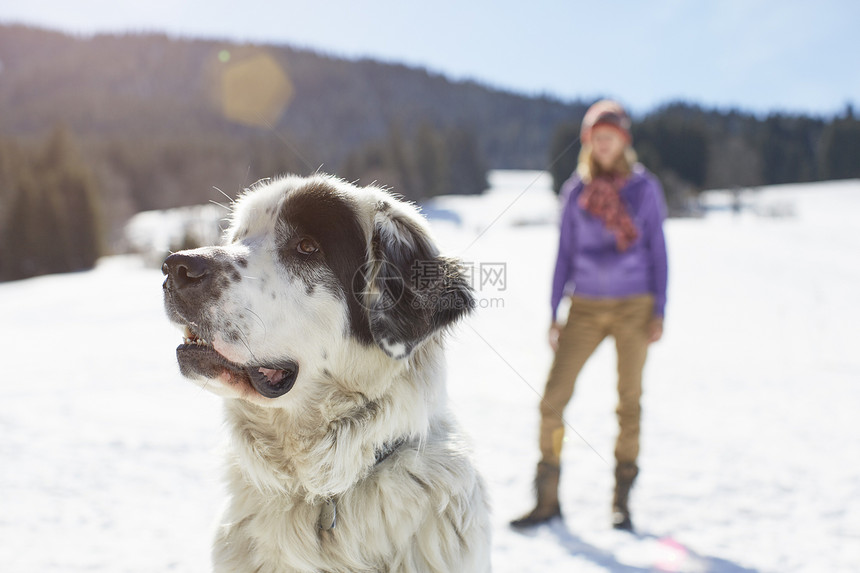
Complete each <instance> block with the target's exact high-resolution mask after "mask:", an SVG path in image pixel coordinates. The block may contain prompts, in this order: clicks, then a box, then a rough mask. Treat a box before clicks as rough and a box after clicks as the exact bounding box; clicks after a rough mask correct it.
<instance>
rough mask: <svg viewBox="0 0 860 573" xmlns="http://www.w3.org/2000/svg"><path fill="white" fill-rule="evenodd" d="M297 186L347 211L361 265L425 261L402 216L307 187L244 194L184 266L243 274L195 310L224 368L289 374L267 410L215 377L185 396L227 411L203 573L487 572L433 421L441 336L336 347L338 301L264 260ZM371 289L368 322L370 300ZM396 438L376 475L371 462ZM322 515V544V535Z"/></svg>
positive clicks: (460, 463) (468, 496) (335, 186)
mask: <svg viewBox="0 0 860 573" xmlns="http://www.w3.org/2000/svg"><path fill="white" fill-rule="evenodd" d="M308 185H313V186H316V187H318V188H320V187H321V188H326V189H330V190H331V192H332V193H333V194H334V195H336V196H339V197H344V198H347V199H348V202H349V204H350V205H351V206H352V208H353V211H354V213H355V217H356V220H357V221H358V224H359V226H360V228H361V232H362V233H363V236H364V240H365V241H366V243H365V246H364V247H363V248H364V249H365V251H366V253H367V256H368V261H370V262H373V260H374V258H375V257H374V256H373V251H374V249H375V248H377V249H378V248H380V244H382V245H383V247H384V246H385V244H388V245H389V246H390V247H391V248H395V249H397V248H399V249H405V250H407V251H408V249H410V248H412V247H414V246H415V243H416V242H422V243H424V244H425V245H431V246H432V248H433V249H435V244H434V243H433V241H432V238H431V235H430V232H429V229H428V228H427V225H426V223H425V221H424V220H423V218H422V217H421V216H420V215H419V213H418V212H417V210H416V209H415V208H414V207H413V206H412V205H409V204H407V203H404V202H402V201H398V200H397V199H395V198H394V197H393V196H391V195H390V194H389V193H387V192H386V191H384V190H381V189H379V188H375V187H366V188H359V187H356V186H353V185H350V184H348V183H345V182H343V181H341V180H338V179H335V178H332V177H328V176H316V177H314V178H308V179H305V178H299V177H286V178H281V179H277V180H274V181H272V182H269V183H265V184H262V185H258V186H256V187H255V188H253V189H251V190H250V191H249V192H247V193H246V194H245V195H244V196H243V197H241V198H240V199H239V200H238V201H237V203H236V204H235V205H234V211H233V215H232V223H231V226H230V229H229V230H228V231H227V233H226V240H225V244H224V245H223V246H221V247H211V248H207V249H201V250H197V251H191V253H202V254H203V255H205V256H211V257H220V258H222V259H226V260H228V261H234V262H235V261H237V260H239V259H241V260H243V263H244V266H243V267H242V268H238V267H236V268H238V269H239V271H240V272H241V274H242V279H241V280H240V281H232V282H230V283H229V287H228V288H225V289H224V291H223V292H222V293H221V295H220V297H219V298H218V299H217V301H213V302H212V304H209V305H206V308H203V309H201V313H202V316H203V319H201V320H205V322H206V323H207V324H208V325H209V328H208V332H210V333H212V334H211V340H210V342H211V344H212V346H213V347H214V348H215V349H216V350H217V352H218V353H219V354H221V355H222V356H224V357H226V358H227V359H229V360H230V361H231V362H234V363H236V364H262V363H265V362H266V361H267V360H272V361H274V360H278V359H280V358H284V357H290V358H292V359H295V360H297V361H298V363H299V364H300V369H299V374H298V378H297V380H296V383H295V386H294V387H293V389H292V390H291V391H289V392H288V393H287V394H285V395H283V396H280V397H278V398H265V397H263V396H261V395H260V394H258V393H256V392H254V391H253V388H251V387H249V386H248V385H247V384H246V385H242V384H237V383H236V382H235V380H232V379H231V378H230V377H229V376H221V377H218V378H215V379H210V378H205V379H203V378H201V379H199V380H198V383H200V384H201V385H203V386H205V387H206V388H207V389H209V390H212V391H214V392H217V393H218V394H220V395H222V396H224V397H225V398H226V400H225V402H226V418H227V425H228V428H229V430H230V435H231V444H230V448H229V465H228V486H229V493H230V501H229V506H228V508H227V509H226V511H225V513H224V514H223V519H222V523H221V525H220V527H219V529H218V532H217V536H216V539H215V544H214V549H213V560H214V568H215V571H219V572H222V571H223V572H230V573H241V572H248V573H251V572H256V573H264V572H294V571H295V572H299V571H302V572H311V571H313V572H316V571H325V572H343V573H346V572H350V573H356V572H364V571H388V572H401V571H402V572H422V573H423V572H445V573H467V572H485V571H489V569H490V557H489V550H490V526H489V519H488V504H487V501H486V495H485V489H484V485H483V482H482V480H481V478H480V476H479V475H478V474H477V472H476V470H475V469H474V467H473V465H472V462H471V460H470V453H469V448H468V447H467V444H466V443H465V440H464V438H463V436H462V435H461V433H460V431H459V430H458V428H457V425H456V423H455V422H454V421H453V419H452V416H451V414H450V412H449V410H448V408H447V405H446V400H447V396H446V389H445V363H444V355H443V344H442V337H443V332H442V330H441V329H439V330H434V331H432V332H430V333H429V334H428V335H427V336H426V337H425V338H423V339H422V340H419V341H417V342H416V341H412V342H416V343H415V344H405V343H404V342H403V341H402V340H399V339H397V338H396V337H392V338H386V336H385V335H384V334H379V333H378V332H377V330H374V338H375V341H376V344H367V343H361V342H359V341H357V340H356V339H355V337H354V336H352V335H350V333H349V331H350V318H349V312H348V310H347V308H346V306H345V298H344V297H345V296H351V295H352V294H351V293H338V292H336V290H332V289H325V288H313V289H311V288H310V287H309V284H308V278H307V277H304V278H302V277H297V276H294V274H291V273H290V269H289V268H288V267H285V266H284V264H282V262H281V261H279V258H278V256H277V253H278V249H279V248H283V247H282V245H281V243H279V241H283V237H279V236H278V234H279V233H281V234H284V233H286V234H289V233H290V232H292V229H290V228H288V227H287V228H285V227H284V226H283V223H282V222H281V223H279V217H281V216H282V213H281V206H282V204H283V202H284V200H285V198H286V197H289V196H290V195H291V194H294V193H300V192H301V190H302V189H305V188H307V186H308ZM234 266H235V265H234ZM320 272H323V274H325V272H327V271H325V269H324V268H323V271H320ZM327 276H328V275H325V276H321V280H323V279H325V278H326V277H327ZM329 278H330V277H329ZM370 282H371V284H370V285H369V287H368V289H367V290H368V292H366V293H364V296H366V297H367V299H366V300H365V301H364V304H366V305H367V306H368V307H372V306H373V303H374V302H375V301H377V299H378V297H379V296H380V293H379V292H374V290H373V286H372V281H370ZM193 326H196V325H193ZM230 329H233V330H234V331H238V332H239V333H240V336H238V337H237V336H235V335H234V336H232V337H230V336H228V335H227V334H226V333H227V332H228V331H229V330H230ZM399 438H405V440H406V441H405V443H403V445H401V446H400V447H398V448H397V449H396V450H395V451H394V452H393V453H392V454H391V455H390V456H388V457H387V458H385V459H384V460H383V461H381V462H380V463H378V464H377V463H376V462H377V455H378V452H379V450H380V448H381V447H383V446H384V445H385V444H391V443H392V442H394V441H395V440H398V439H399ZM332 507H334V508H335V509H336V524H335V526H334V528H332V529H326V528H321V527H320V524H321V521H323V522H324V521H325V520H326V519H327V517H325V516H330V513H331V508H332ZM326 512H328V513H326ZM321 516H322V517H321Z"/></svg>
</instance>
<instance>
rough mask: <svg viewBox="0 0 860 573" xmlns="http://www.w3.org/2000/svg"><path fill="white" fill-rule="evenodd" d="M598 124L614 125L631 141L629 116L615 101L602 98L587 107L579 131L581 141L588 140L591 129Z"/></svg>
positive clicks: (586, 141)
mask: <svg viewBox="0 0 860 573" xmlns="http://www.w3.org/2000/svg"><path fill="white" fill-rule="evenodd" d="M598 125H608V126H611V127H614V128H615V129H617V130H618V131H620V132H621V133H622V134H623V135H624V137H626V138H627V141H628V143H629V142H631V141H633V136H632V135H630V117H629V116H628V115H627V112H626V111H624V108H623V107H621V104H620V103H618V102H617V101H613V100H611V99H603V100H600V101H599V102H597V103H595V104H593V105H592V106H591V107H590V108H588V111H586V112H585V117H583V118H582V128H581V129H580V131H579V136H580V138H581V139H582V141H583V143H588V142H589V140H590V139H591V130H592V129H594V128H595V127H596V126H598Z"/></svg>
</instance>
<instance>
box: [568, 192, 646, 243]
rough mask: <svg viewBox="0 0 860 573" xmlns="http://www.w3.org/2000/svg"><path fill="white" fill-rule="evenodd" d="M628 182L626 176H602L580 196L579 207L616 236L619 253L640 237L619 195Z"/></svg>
mask: <svg viewBox="0 0 860 573" xmlns="http://www.w3.org/2000/svg"><path fill="white" fill-rule="evenodd" d="M626 182H627V177H626V176H624V175H600V176H598V177H595V178H594V179H593V180H592V181H591V183H589V184H587V185H586V186H585V189H584V190H583V191H582V195H580V196H579V206H580V207H582V208H583V209H585V210H586V211H588V212H589V213H591V214H592V215H594V216H595V217H597V218H598V219H600V220H601V221H603V224H604V225H606V228H607V229H609V230H610V231H611V232H612V233H613V234H614V235H615V241H616V244H617V245H618V250H619V251H626V250H627V249H628V248H629V247H630V245H632V244H633V241H635V240H636V237H638V236H639V232H638V231H637V230H636V225H634V224H633V220H632V219H631V218H630V213H628V212H627V207H626V206H625V205H624V202H623V201H622V200H621V194H620V193H619V191H621V188H622V187H624V183H626Z"/></svg>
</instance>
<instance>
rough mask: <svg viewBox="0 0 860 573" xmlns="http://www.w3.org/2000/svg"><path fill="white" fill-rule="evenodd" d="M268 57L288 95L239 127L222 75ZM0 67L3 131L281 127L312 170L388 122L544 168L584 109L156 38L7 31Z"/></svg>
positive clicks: (417, 77)
mask: <svg viewBox="0 0 860 573" xmlns="http://www.w3.org/2000/svg"><path fill="white" fill-rule="evenodd" d="M260 54H263V55H265V57H267V58H270V59H271V60H272V61H273V62H274V63H275V64H276V65H277V66H278V67H280V68H281V69H282V70H283V72H284V75H285V77H286V80H287V82H288V84H289V89H290V90H291V94H290V96H291V97H289V102H288V105H287V106H286V108H285V110H284V113H283V114H282V115H280V117H277V114H276V117H275V118H274V122H273V123H270V125H269V126H264V127H247V126H242V125H240V124H237V123H235V122H231V121H229V120H228V119H225V117H224V116H223V115H222V109H221V105H220V104H221V102H219V101H218V98H217V96H216V97H213V95H215V93H216V92H217V91H218V89H219V76H218V74H219V72H220V71H221V69H220V68H225V67H226V66H230V65H235V64H236V63H237V62H241V61H242V60H247V59H248V58H252V57H256V56H259V55H260ZM0 62H2V67H0V133H4V134H6V135H31V134H34V133H44V132H47V131H49V130H50V129H51V128H52V127H53V126H54V125H55V124H57V123H58V122H62V123H64V124H66V125H68V126H69V127H70V128H71V129H72V130H73V131H74V132H75V133H76V134H77V135H78V136H81V137H88V136H90V137H98V138H100V139H104V138H110V137H113V138H123V139H128V138H134V137H147V138H160V139H171V138H177V137H186V136H188V135H189V134H192V133H193V134H206V135H207V136H210V137H211V136H217V137H225V138H243V139H244V138H246V137H248V135H250V134H255V133H260V132H271V131H274V132H275V133H277V134H279V135H280V136H282V137H284V138H288V139H289V140H291V141H293V142H296V143H297V144H298V145H299V146H300V148H301V149H302V155H303V156H304V157H305V159H306V161H307V162H308V163H309V164H312V165H313V167H314V168H316V167H317V166H319V165H321V164H325V165H327V166H329V168H330V169H335V168H337V166H338V165H339V163H340V162H341V161H343V160H344V159H345V158H346V156H347V155H348V154H349V153H350V151H352V150H353V149H355V148H356V147H357V146H358V145H360V144H363V143H366V142H368V141H372V140H375V139H378V138H380V137H383V136H384V135H385V134H386V133H387V131H388V130H389V127H390V126H391V125H395V124H397V125H399V126H400V127H401V128H402V129H403V130H404V131H406V132H411V131H412V130H414V129H415V128H416V127H417V125H418V123H419V122H430V123H432V124H434V125H435V126H437V127H440V128H445V127H453V126H458V127H466V128H468V129H470V130H472V131H473V132H474V133H476V134H478V137H479V144H480V146H481V149H482V151H483V152H484V154H485V156H486V157H487V160H488V162H489V164H490V166H491V167H501V166H504V167H507V168H543V167H545V163H546V155H547V145H548V142H549V141H550V139H551V136H552V132H553V130H554V129H555V127H556V126H557V124H558V123H560V122H562V121H565V120H570V119H571V118H578V117H580V116H581V114H582V113H583V110H584V105H583V104H581V103H574V104H565V103H562V102H559V101H555V100H551V99H547V98H539V97H538V98H533V97H526V96H522V95H516V94H512V93H508V92H502V91H497V90H493V89H491V88H489V87H486V86H482V85H479V84H476V83H473V82H452V81H450V80H448V79H446V78H445V77H443V76H441V75H437V74H431V73H429V72H427V71H426V70H423V69H417V68H409V67H405V66H401V65H392V64H383V63H379V62H375V61H370V60H359V61H351V60H344V59H337V58H332V57H327V56H324V55H321V54H318V53H314V52H310V51H305V50H299V49H294V48H291V47H287V46H253V45H239V44H236V43H234V42H228V41H216V40H191V39H181V38H172V37H168V36H165V35H159V34H139V35H124V36H115V35H97V36H94V37H75V36H70V35H66V34H62V33H58V32H52V31H46V30H39V29H33V28H26V27H21V26H8V25H0Z"/></svg>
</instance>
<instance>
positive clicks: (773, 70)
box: [0, 0, 860, 115]
mask: <svg viewBox="0 0 860 573" xmlns="http://www.w3.org/2000/svg"><path fill="white" fill-rule="evenodd" d="M0 22H4V23H27V24H33V25H39V26H44V27H49V28H54V29H61V30H65V31H70V32H75V33H81V34H90V33H94V32H123V31H137V32H141V31H146V32H149V31H159V32H166V33H168V34H170V35H172V36H188V37H202V38H227V39H234V40H241V41H251V42H259V43H275V44H288V45H292V46H296V47H306V48H312V49H314V50H317V51H321V52H323V53H326V54H329V55H333V56H343V57H349V58H356V57H372V58H376V59H381V60H383V61H387V62H397V63H404V64H407V65H411V66H420V67H426V68H428V69H429V70H431V71H433V72H438V73H442V74H444V75H446V76H448V77H450V78H451V79H455V80H459V79H473V80H477V81H480V82H482V83H485V84H488V85H490V86H493V87H499V88H504V89H508V90H511V91H515V92H518V93H523V94H527V95H533V94H548V95H551V96H554V97H557V98H560V99H562V100H565V101H567V100H572V99H577V98H583V99H593V98H595V97H598V96H608V97H613V98H616V99H618V100H620V101H621V102H623V103H624V104H626V105H627V106H629V107H630V108H631V109H632V111H633V112H635V113H644V112H647V111H650V110H651V109H653V108H655V107H657V106H659V105H661V104H665V103H667V102H670V101H674V100H678V99H684V100H687V101H691V102H694V103H699V104H702V105H705V106H709V107H711V106H715V107H718V108H721V109H727V108H729V107H739V108H741V109H742V110H745V111H753V112H757V113H764V112H770V111H784V112H805V113H813V114H824V115H831V114H833V113H838V112H841V111H843V110H844V108H845V105H846V104H847V103H849V102H851V103H853V104H854V106H855V107H857V104H860V33H858V31H857V29H858V26H860V1H857V0H817V1H816V2H812V1H810V0H762V1H756V0H639V1H637V0H593V1H592V2H580V1H572V0H571V1H561V0H554V1H549V0H520V1H517V2H514V1H511V0H496V1H493V0H435V1H433V2H410V1H408V0H400V1H382V0H358V1H355V0H353V1H350V0H329V1H326V0H314V1H294V0H282V1H273V2H264V1H262V0H231V1H229V2H228V1H223V0H148V1H146V2H120V1H117V0H77V1H69V0H29V1H27V2H23V1H18V2H16V1H7V2H2V3H0ZM0 60H2V54H0ZM0 81H2V78H0Z"/></svg>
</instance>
